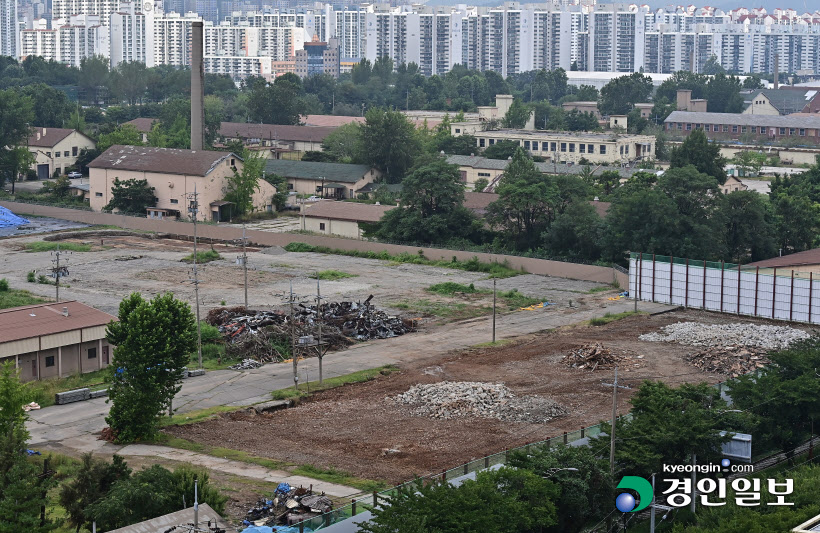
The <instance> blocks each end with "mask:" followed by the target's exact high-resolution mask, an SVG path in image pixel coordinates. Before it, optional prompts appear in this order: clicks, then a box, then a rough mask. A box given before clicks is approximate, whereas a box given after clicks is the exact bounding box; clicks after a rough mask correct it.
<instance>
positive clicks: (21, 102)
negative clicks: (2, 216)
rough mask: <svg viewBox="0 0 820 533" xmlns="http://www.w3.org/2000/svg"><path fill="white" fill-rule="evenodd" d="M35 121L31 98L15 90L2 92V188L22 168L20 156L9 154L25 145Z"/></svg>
mask: <svg viewBox="0 0 820 533" xmlns="http://www.w3.org/2000/svg"><path fill="white" fill-rule="evenodd" d="M33 120H34V112H33V107H32V102H31V98H29V97H27V96H24V95H23V94H21V93H20V92H19V91H16V90H14V89H9V90H5V91H0V165H2V166H0V169H2V172H0V186H2V184H3V183H5V180H6V179H8V178H11V176H13V175H15V172H16V169H18V168H20V167H19V161H20V154H16V153H9V152H10V151H12V150H14V149H15V148H16V147H18V146H20V145H22V144H24V143H25V140H26V138H27V137H28V135H29V132H30V127H29V124H30V123H31V122H32V121H33Z"/></svg>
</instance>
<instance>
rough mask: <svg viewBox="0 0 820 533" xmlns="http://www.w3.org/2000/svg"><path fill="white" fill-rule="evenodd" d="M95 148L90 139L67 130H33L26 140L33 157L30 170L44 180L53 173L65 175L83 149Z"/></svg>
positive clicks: (77, 132) (75, 131)
mask: <svg viewBox="0 0 820 533" xmlns="http://www.w3.org/2000/svg"><path fill="white" fill-rule="evenodd" d="M95 146H96V143H95V142H94V140H93V139H91V137H88V136H87V135H85V134H84V133H81V132H79V131H77V130H72V129H67V128H33V131H32V134H31V136H30V137H29V138H28V149H29V152H31V153H32V154H33V155H34V159H35V161H34V164H33V165H32V167H31V169H32V170H36V171H37V179H40V180H45V179H49V178H51V177H53V176H54V173H55V172H57V173H59V174H65V173H66V172H67V170H66V169H67V168H68V167H71V166H74V165H75V164H76V163H77V157H78V156H79V155H80V152H82V151H83V150H85V149H89V150H90V149H92V148H94V147H95Z"/></svg>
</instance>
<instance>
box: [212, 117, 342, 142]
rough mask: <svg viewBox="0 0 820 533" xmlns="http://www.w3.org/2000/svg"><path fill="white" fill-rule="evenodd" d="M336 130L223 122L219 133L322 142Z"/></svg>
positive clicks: (250, 137)
mask: <svg viewBox="0 0 820 533" xmlns="http://www.w3.org/2000/svg"><path fill="white" fill-rule="evenodd" d="M335 130H336V128H335V127H321V126H315V127H311V126H286V125H282V124H249V123H246V122H223V123H222V124H220V126H219V135H221V136H223V137H227V138H229V139H234V138H237V137H238V138H241V139H265V140H275V141H300V142H318V143H320V142H322V141H323V140H324V139H325V137H327V136H328V135H330V134H331V133H333V132H334V131H335Z"/></svg>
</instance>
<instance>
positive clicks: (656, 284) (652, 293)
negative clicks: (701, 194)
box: [629, 253, 820, 324]
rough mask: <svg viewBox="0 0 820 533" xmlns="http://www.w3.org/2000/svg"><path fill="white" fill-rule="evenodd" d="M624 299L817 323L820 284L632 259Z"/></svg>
mask: <svg viewBox="0 0 820 533" xmlns="http://www.w3.org/2000/svg"><path fill="white" fill-rule="evenodd" d="M629 294H630V295H633V296H635V297H637V298H638V300H641V301H647V302H658V303H666V304H671V305H680V306H683V307H693V308H699V309H705V310H709V311H719V312H722V313H734V314H738V315H747V316H755V317H760V318H770V319H777V320H789V321H794V322H807V323H810V324H817V323H820V298H818V295H820V279H816V280H815V279H814V274H813V273H812V272H798V271H795V270H784V269H782V268H781V269H778V268H764V269H761V268H760V267H752V266H743V265H737V264H732V263H724V262H711V261H703V260H693V259H685V258H678V257H671V256H662V255H655V254H645V253H632V254H630V259H629Z"/></svg>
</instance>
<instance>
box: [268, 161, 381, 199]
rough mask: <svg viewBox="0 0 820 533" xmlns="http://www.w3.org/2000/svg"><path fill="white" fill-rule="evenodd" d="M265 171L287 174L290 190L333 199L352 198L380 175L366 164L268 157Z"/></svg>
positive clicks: (285, 176)
mask: <svg viewBox="0 0 820 533" xmlns="http://www.w3.org/2000/svg"><path fill="white" fill-rule="evenodd" d="M265 173H266V174H277V175H279V176H282V177H284V178H287V180H288V191H290V192H296V193H298V194H310V195H316V196H321V197H323V198H336V199H344V198H355V196H356V195H357V194H358V193H359V192H360V191H361V189H363V188H364V187H365V186H367V185H368V184H371V183H373V182H375V181H378V180H379V178H380V177H381V175H382V174H381V172H379V171H378V170H376V169H375V168H371V167H369V166H367V165H350V164H345V163H320V162H315V161H290V160H287V159H268V160H267V162H266V164H265Z"/></svg>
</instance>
